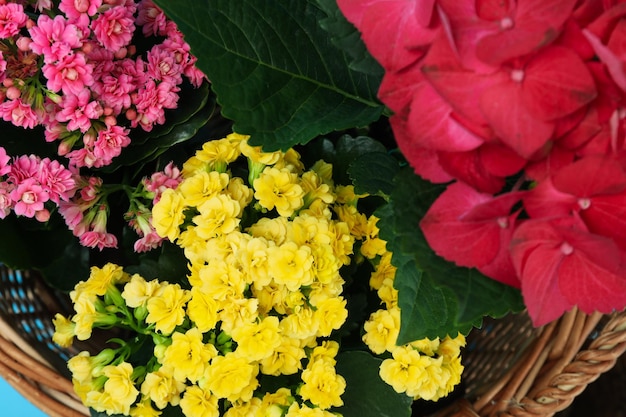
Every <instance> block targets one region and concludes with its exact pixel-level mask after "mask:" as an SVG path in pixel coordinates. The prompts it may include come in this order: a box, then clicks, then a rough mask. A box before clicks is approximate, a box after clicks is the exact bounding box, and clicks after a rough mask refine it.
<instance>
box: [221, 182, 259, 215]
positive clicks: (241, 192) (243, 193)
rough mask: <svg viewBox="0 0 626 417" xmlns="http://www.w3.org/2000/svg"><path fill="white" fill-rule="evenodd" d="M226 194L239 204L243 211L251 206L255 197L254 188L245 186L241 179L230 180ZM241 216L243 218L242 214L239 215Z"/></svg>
mask: <svg viewBox="0 0 626 417" xmlns="http://www.w3.org/2000/svg"><path fill="white" fill-rule="evenodd" d="M226 194H227V195H228V196H229V197H230V198H232V199H233V200H235V201H237V202H238V203H239V207H241V211H243V209H244V207H247V206H248V204H250V202H251V201H252V196H253V192H252V188H250V187H248V186H247V185H245V184H244V183H243V179H241V178H239V177H234V178H231V179H230V181H229V183H228V187H227V188H226ZM239 216H241V213H239Z"/></svg>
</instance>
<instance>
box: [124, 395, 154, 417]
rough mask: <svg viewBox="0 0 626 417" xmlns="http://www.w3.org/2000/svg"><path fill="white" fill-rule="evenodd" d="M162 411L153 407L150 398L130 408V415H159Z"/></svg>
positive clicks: (142, 416) (150, 416)
mask: <svg viewBox="0 0 626 417" xmlns="http://www.w3.org/2000/svg"><path fill="white" fill-rule="evenodd" d="M160 415H161V411H159V410H155V409H154V407H152V402H151V401H150V399H145V400H143V401H141V402H139V403H137V404H135V405H134V406H133V407H131V408H130V417H159V416H160Z"/></svg>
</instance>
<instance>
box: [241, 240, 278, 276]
mask: <svg viewBox="0 0 626 417" xmlns="http://www.w3.org/2000/svg"><path fill="white" fill-rule="evenodd" d="M268 247H269V242H268V241H267V240H266V239H264V238H261V237H253V238H251V239H249V240H247V241H246V242H245V246H244V247H242V248H241V249H240V250H239V251H238V252H237V253H236V256H237V260H238V261H239V263H240V264H241V269H242V270H243V271H246V274H247V275H248V277H249V279H248V280H247V281H249V282H250V283H252V284H253V285H254V286H255V287H257V288H261V287H264V286H266V285H269V283H270V282H271V281H272V276H271V275H270V273H269V268H268V263H267V259H268Z"/></svg>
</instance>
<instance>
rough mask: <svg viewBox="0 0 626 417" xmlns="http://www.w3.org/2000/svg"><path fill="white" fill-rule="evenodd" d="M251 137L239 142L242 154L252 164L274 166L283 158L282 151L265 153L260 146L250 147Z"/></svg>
mask: <svg viewBox="0 0 626 417" xmlns="http://www.w3.org/2000/svg"><path fill="white" fill-rule="evenodd" d="M248 138H249V136H247V137H245V139H244V140H241V141H240V142H239V149H240V151H241V154H242V155H244V156H245V157H246V158H248V159H249V160H250V161H251V162H253V163H257V164H262V165H274V164H275V163H276V162H278V161H279V160H280V158H281V156H282V154H281V152H280V151H276V152H263V149H262V148H261V147H260V146H250V145H249V144H248Z"/></svg>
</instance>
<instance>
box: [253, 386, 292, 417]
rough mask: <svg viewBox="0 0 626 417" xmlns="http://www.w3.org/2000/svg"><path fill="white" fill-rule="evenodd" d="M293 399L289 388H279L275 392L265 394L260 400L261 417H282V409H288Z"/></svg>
mask: <svg viewBox="0 0 626 417" xmlns="http://www.w3.org/2000/svg"><path fill="white" fill-rule="evenodd" d="M294 401H295V398H294V397H293V395H292V394H291V390H290V389H289V388H279V389H278V390H277V391H276V392H273V393H270V392H268V393H266V394H265V395H264V396H263V398H262V400H261V410H260V412H261V415H262V416H264V417H282V415H283V409H285V408H287V407H289V405H291V403H292V402H294Z"/></svg>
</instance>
